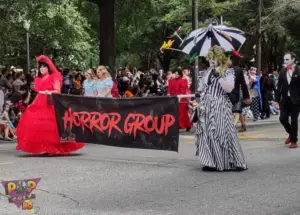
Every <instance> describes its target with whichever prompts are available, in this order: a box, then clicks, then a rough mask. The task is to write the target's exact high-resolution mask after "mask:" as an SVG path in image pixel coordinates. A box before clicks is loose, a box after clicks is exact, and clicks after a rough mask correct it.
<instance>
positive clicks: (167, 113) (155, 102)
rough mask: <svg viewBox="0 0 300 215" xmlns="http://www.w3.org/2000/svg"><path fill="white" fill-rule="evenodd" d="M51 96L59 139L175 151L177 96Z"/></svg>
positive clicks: (176, 147)
mask: <svg viewBox="0 0 300 215" xmlns="http://www.w3.org/2000/svg"><path fill="white" fill-rule="evenodd" d="M52 97H53V103H54V108H55V114H56V119H57V124H58V130H59V133H60V138H61V142H64V141H70V140H71V141H74V140H76V141H77V142H85V143H95V144H102V145H109V146H120V147H130V148H143V149H156V150H169V151H176V152H178V142H179V128H178V98H177V97H147V98H122V99H113V98H97V97H83V96H73V95H72V96H71V95H61V94H52ZM62 144H63V143H62Z"/></svg>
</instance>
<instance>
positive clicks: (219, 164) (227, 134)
mask: <svg viewBox="0 0 300 215" xmlns="http://www.w3.org/2000/svg"><path fill="white" fill-rule="evenodd" d="M201 100H202V101H201V103H200V104H201V106H200V107H199V109H198V111H199V120H198V124H197V130H196V147H197V151H196V156H197V157H198V159H199V160H200V163H201V164H202V165H203V166H205V167H210V168H214V169H216V170H218V171H224V170H236V169H247V166H246V163H245V159H244V154H243V151H242V148H241V146H240V144H239V141H238V136H237V132H236V128H235V126H234V124H233V114H232V105H231V103H230V101H229V99H228V98H227V97H225V96H220V97H213V96H211V95H205V96H204V97H203V98H202V99H201Z"/></svg>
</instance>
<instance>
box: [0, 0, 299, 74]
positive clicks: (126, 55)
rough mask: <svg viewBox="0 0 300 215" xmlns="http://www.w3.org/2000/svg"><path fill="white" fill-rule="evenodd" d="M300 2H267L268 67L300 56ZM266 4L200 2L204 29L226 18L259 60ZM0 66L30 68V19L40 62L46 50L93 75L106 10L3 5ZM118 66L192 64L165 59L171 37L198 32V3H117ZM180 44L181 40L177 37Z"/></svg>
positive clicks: (63, 2)
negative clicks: (283, 56) (286, 56)
mask: <svg viewBox="0 0 300 215" xmlns="http://www.w3.org/2000/svg"><path fill="white" fill-rule="evenodd" d="M299 2H300V1H299V0H263V11H262V30H263V35H262V37H263V52H264V54H263V55H264V58H265V61H266V62H268V61H274V62H275V63H274V64H276V63H277V64H278V62H277V61H278V60H277V58H280V53H281V52H283V51H286V50H287V49H289V50H292V51H295V52H296V53H299V56H300V29H299V27H298V26H300V18H299V17H300V12H299V11H300V3H299ZM257 6H258V0H198V11H199V14H198V16H199V25H198V27H206V26H207V25H208V19H209V18H212V17H218V18H219V17H220V16H223V17H224V21H225V23H226V24H227V25H232V26H234V27H237V28H239V29H241V30H243V31H245V32H246V36H247V43H246V44H245V46H244V49H242V50H241V52H242V53H245V57H246V58H247V59H250V58H252V57H253V55H254V52H253V45H254V44H255V43H256V40H257ZM0 14H1V19H0V32H2V33H1V34H0V65H1V64H2V65H4V64H10V65H16V66H17V65H20V66H24V65H25V64H26V31H25V29H24V27H23V23H24V21H25V20H30V21H31V27H30V47H31V49H30V52H31V56H32V58H34V57H35V56H37V55H39V54H40V53H41V52H42V51H43V52H44V53H45V54H48V55H50V56H51V57H52V58H53V59H54V61H55V63H56V64H59V65H61V66H68V67H79V68H82V69H85V68H87V67H89V66H90V62H91V61H92V64H93V65H96V64H97V62H98V59H99V56H98V54H99V53H98V52H99V40H98V35H99V11H98V8H97V7H96V6H95V5H94V4H92V3H90V2H88V1H87V0H43V1H38V0H30V1H28V0H2V1H1V2H0ZM115 19H116V20H115V25H116V48H117V50H116V51H117V64H118V65H119V66H124V64H125V63H131V64H132V65H134V66H136V67H139V66H144V67H153V66H155V65H157V62H158V61H157V59H159V62H160V64H161V65H162V63H163V62H165V63H166V64H169V65H171V66H174V67H175V66H176V65H177V64H183V63H188V61H187V60H186V59H187V58H188V56H185V55H183V54H180V53H176V52H174V51H172V52H171V51H170V52H169V53H164V54H161V53H160V52H159V48H160V46H161V45H162V43H163V42H164V41H166V40H167V36H168V35H171V34H172V33H173V32H174V30H175V29H177V28H178V27H179V26H181V27H182V28H181V32H180V36H182V37H184V36H185V35H187V34H188V33H189V32H191V30H192V23H191V21H192V1H191V0H169V1H165V0H117V1H116V12H115ZM174 45H175V46H178V45H179V40H177V39H175V44H174Z"/></svg>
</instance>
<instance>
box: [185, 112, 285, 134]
mask: <svg viewBox="0 0 300 215" xmlns="http://www.w3.org/2000/svg"><path fill="white" fill-rule="evenodd" d="M276 124H280V122H279V116H278V115H275V116H271V118H270V119H264V120H257V121H256V122H254V121H253V120H252V119H246V125H247V128H254V127H255V128H258V127H262V126H268V125H276ZM196 126H197V124H196V123H194V126H193V127H192V128H191V130H190V131H189V132H186V131H185V130H180V132H179V135H183V136H186V135H192V134H194V133H195V131H196ZM240 126H241V125H240V124H237V126H236V127H237V128H239V127H240Z"/></svg>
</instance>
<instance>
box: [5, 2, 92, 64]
mask: <svg viewBox="0 0 300 215" xmlns="http://www.w3.org/2000/svg"><path fill="white" fill-rule="evenodd" d="M11 2H12V1H9V0H5V1H1V2H0V12H3V13H1V14H4V16H3V19H1V21H0V30H1V32H6V34H2V35H0V41H2V44H1V47H0V50H1V51H0V59H3V62H0V63H4V64H21V65H22V64H23V65H24V64H25V63H26V62H25V61H24V60H25V59H26V40H25V39H26V37H25V33H26V30H25V29H24V28H23V23H24V22H25V21H26V20H29V21H30V23H31V26H30V29H29V32H30V47H31V49H30V52H31V56H32V57H35V56H37V55H38V54H40V53H41V52H44V53H45V54H48V55H49V56H51V57H52V58H53V60H54V61H55V62H56V64H59V65H61V66H72V67H81V68H86V67H87V66H88V65H89V61H90V57H93V58H95V56H96V55H97V49H95V47H97V40H95V37H94V36H95V35H94V34H93V32H94V31H93V30H92V29H91V26H90V24H89V23H88V21H87V18H86V17H84V16H82V15H81V13H80V11H79V9H78V7H77V6H76V4H75V3H77V1H75V0H74V1H68V0H56V1H50V0H48V1H37V0H31V1H26V0H18V1H13V4H11ZM19 11H24V12H23V13H20V12H19Z"/></svg>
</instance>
